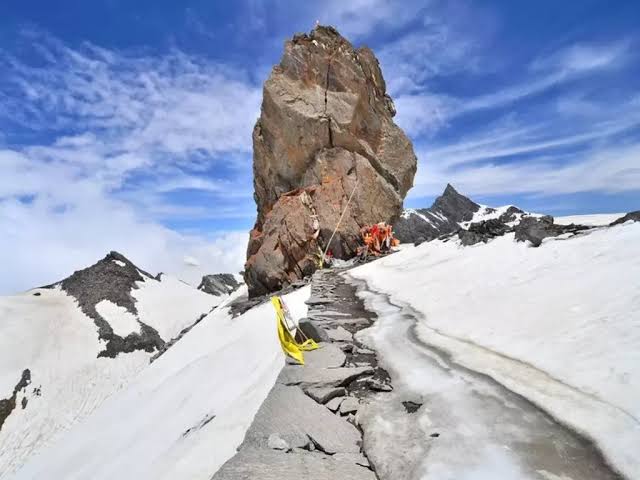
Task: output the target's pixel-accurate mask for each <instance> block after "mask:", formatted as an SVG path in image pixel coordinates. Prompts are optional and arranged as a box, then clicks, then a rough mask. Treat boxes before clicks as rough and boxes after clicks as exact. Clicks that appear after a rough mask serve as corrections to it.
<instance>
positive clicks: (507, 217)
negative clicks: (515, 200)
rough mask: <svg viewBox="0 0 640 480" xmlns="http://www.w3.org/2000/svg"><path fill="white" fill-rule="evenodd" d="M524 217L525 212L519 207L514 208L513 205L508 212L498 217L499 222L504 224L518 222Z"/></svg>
mask: <svg viewBox="0 0 640 480" xmlns="http://www.w3.org/2000/svg"><path fill="white" fill-rule="evenodd" d="M522 215H524V211H522V210H520V209H519V208H518V207H514V206H513V205H511V206H510V207H509V208H507V210H506V211H505V212H504V213H503V214H502V215H500V216H499V217H498V220H499V221H501V222H502V223H511V222H515V221H517V220H518V219H519V218H521V217H522Z"/></svg>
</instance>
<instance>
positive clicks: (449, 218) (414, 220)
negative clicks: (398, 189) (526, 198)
mask: <svg viewBox="0 0 640 480" xmlns="http://www.w3.org/2000/svg"><path fill="white" fill-rule="evenodd" d="M480 208H481V207H480V205H478V204H477V203H475V202H474V201H473V200H471V199H469V198H467V197H465V196H464V195H462V194H460V193H458V191H457V190H456V189H455V188H454V187H453V186H452V185H451V184H447V187H446V188H445V189H444V192H443V193H442V195H440V196H439V197H438V198H436V200H435V201H434V202H433V205H431V207H429V208H420V209H410V208H408V209H406V210H405V211H404V212H403V213H402V216H401V217H400V218H399V219H398V221H397V222H396V224H395V225H394V226H393V227H394V228H393V229H394V233H395V235H396V237H398V239H399V240H400V241H401V242H403V243H414V242H418V243H420V242H423V241H429V240H433V239H434V238H437V237H439V236H441V235H445V234H447V233H453V232H456V231H457V230H458V229H459V228H460V222H469V221H471V219H473V214H474V213H476V212H478V211H479V210H480ZM519 211H520V210H519Z"/></svg>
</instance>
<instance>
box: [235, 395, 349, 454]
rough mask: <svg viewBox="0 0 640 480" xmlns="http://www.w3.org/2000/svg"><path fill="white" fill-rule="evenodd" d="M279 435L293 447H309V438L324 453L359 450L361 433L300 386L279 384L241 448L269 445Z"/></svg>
mask: <svg viewBox="0 0 640 480" xmlns="http://www.w3.org/2000/svg"><path fill="white" fill-rule="evenodd" d="M272 434H277V435H278V436H279V437H280V438H281V439H282V440H284V441H285V442H287V445H288V446H289V447H290V448H308V444H309V440H310V439H311V441H312V442H313V443H314V445H315V446H316V448H319V449H320V450H322V451H323V452H325V453H328V454H334V453H338V452H343V453H358V452H359V451H360V447H359V443H360V434H359V432H358V430H357V429H356V428H354V427H353V426H352V425H350V424H348V423H347V422H345V421H344V420H343V419H341V418H339V417H336V416H335V415H333V414H332V413H331V412H330V411H328V410H327V409H326V408H325V407H324V406H323V405H320V404H318V403H316V402H315V401H313V400H312V399H311V398H309V397H308V396H307V395H305V394H304V393H303V392H302V390H300V389H299V388H298V387H289V386H285V385H279V384H276V385H275V386H274V387H273V389H272V390H271V392H270V393H269V395H268V396H267V398H266V399H265V401H264V402H263V404H262V405H261V406H260V409H259V410H258V413H256V416H255V418H254V420H253V423H252V424H251V426H250V427H249V429H248V430H247V433H246V435H245V439H244V441H243V443H242V445H241V447H240V448H241V450H242V449H243V448H248V447H260V448H265V447H266V448H270V447H269V437H270V436H271V435H272Z"/></svg>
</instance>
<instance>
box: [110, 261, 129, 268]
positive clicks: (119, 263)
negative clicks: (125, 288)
mask: <svg viewBox="0 0 640 480" xmlns="http://www.w3.org/2000/svg"><path fill="white" fill-rule="evenodd" d="M112 262H113V263H115V264H116V265H118V266H119V267H126V266H127V264H126V263H124V262H123V261H122V260H115V259H114V260H112Z"/></svg>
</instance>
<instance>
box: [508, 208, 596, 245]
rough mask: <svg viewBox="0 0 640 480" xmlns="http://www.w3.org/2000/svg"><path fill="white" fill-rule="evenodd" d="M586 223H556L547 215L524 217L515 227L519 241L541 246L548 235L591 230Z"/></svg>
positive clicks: (553, 235) (516, 237)
mask: <svg viewBox="0 0 640 480" xmlns="http://www.w3.org/2000/svg"><path fill="white" fill-rule="evenodd" d="M589 228H590V227H587V226H585V225H574V224H571V225H556V224H555V223H554V220H553V217H552V216H550V215H545V216H543V217H523V218H522V220H520V223H519V224H518V225H516V226H515V227H514V231H515V232H516V234H515V239H516V241H518V242H525V241H529V242H531V245H533V246H534V247H539V246H540V245H541V244H542V240H544V239H545V238H547V237H557V236H558V235H563V234H565V233H574V234H575V233H578V232H580V231H583V230H589Z"/></svg>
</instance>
